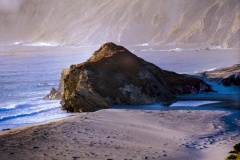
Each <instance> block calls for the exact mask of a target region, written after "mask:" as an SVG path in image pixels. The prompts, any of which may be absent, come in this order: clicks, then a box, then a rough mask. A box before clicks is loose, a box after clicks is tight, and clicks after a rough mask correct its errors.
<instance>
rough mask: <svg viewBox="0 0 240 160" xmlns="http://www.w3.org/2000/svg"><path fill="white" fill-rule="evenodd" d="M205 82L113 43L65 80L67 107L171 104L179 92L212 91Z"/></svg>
mask: <svg viewBox="0 0 240 160" xmlns="http://www.w3.org/2000/svg"><path fill="white" fill-rule="evenodd" d="M209 90H210V87H209V86H208V85H207V84H205V83H204V82H203V81H201V80H199V79H196V78H193V77H189V76H187V75H179V74H176V73H174V72H168V71H164V70H162V69H160V68H158V67H157V66H155V65H154V64H151V63H148V62H146V61H144V60H143V59H141V58H139V57H137V56H136V55H134V54H132V53H131V52H129V51H128V50H127V49H125V48H124V47H122V46H117V45H115V44H113V43H106V44H104V45H103V46H102V47H101V48H100V49H99V50H98V51H96V52H95V53H94V54H93V55H92V57H91V58H90V59H89V60H88V61H86V62H84V63H81V64H78V65H72V66H71V67H70V71H69V74H68V75H67V76H66V78H65V79H64V93H63V99H62V107H63V109H65V110H67V111H69V112H84V111H95V110H98V109H102V108H108V107H109V106H110V105H116V104H126V105H138V104H150V103H156V102H161V103H162V104H165V105H167V104H170V103H172V102H174V101H175V97H174V95H175V94H184V93H195V92H202V91H209Z"/></svg>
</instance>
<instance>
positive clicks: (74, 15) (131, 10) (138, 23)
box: [0, 0, 240, 48]
mask: <svg viewBox="0 0 240 160" xmlns="http://www.w3.org/2000/svg"><path fill="white" fill-rule="evenodd" d="M0 6H1V7H0V35H1V37H0V43H10V44H13V43H15V42H19V41H23V43H39V42H46V43H52V44H53V45H54V44H61V45H96V44H97V45H99V44H102V43H104V42H107V41H112V42H115V43H117V44H121V45H126V44H127V45H129V44H144V43H152V44H169V43H191V44H192V43H206V44H209V45H213V46H222V47H237V48H239V46H240V41H239V37H240V21H239V19H240V4H239V0H181V1H179V0H150V1H149V0H87V1H86V0H68V1H65V0H51V1H49V0H34V1H33V0H12V1H11V2H10V1H6V0H3V1H0Z"/></svg>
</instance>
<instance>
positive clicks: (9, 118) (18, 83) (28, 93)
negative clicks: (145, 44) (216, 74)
mask: <svg viewBox="0 0 240 160" xmlns="http://www.w3.org/2000/svg"><path fill="white" fill-rule="evenodd" d="M98 47H99V46H92V47H85V48H82V47H55V46H54V47H50V46H48V47H39V46H37V47H36V46H4V47H1V49H0V88H1V91H0V129H1V130H2V129H6V128H14V127H18V126H23V125H28V124H32V123H38V122H44V121H47V120H51V119H56V118H62V117H66V116H70V115H72V114H70V113H66V112H65V111H63V110H61V106H60V104H59V102H60V101H59V100H53V101H50V100H44V99H43V97H44V96H46V95H47V94H48V93H49V91H50V90H51V88H52V87H54V88H57V86H58V83H59V79H60V74H61V70H62V69H63V68H68V67H69V66H70V65H72V64H78V63H81V62H84V61H86V60H87V59H88V58H89V57H90V56H91V54H92V53H93V51H94V50H96V49H97V48H98ZM129 48H130V50H131V51H133V52H134V53H135V54H137V55H138V56H140V57H142V58H144V59H146V60H147V61H150V62H153V63H155V64H156V65H158V66H159V67H161V68H163V69H168V70H172V71H175V72H178V73H185V72H186V73H189V74H194V73H195V72H197V71H203V70H208V69H212V68H215V67H224V66H228V65H232V64H235V63H237V62H238V60H237V58H236V57H238V56H239V54H238V53H239V52H238V51H236V50H230V51H229V53H228V56H226V54H225V52H227V51H226V50H225V51H224V50H213V51H202V52H201V51H177V52H173V51H145V50H144V51H143V50H136V49H135V48H134V49H133V47H129ZM206 52H208V53H206ZM184 57H185V58H184ZM204 60H205V61H204ZM225 60H226V61H225Z"/></svg>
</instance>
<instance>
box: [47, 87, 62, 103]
mask: <svg viewBox="0 0 240 160" xmlns="http://www.w3.org/2000/svg"><path fill="white" fill-rule="evenodd" d="M44 99H45V100H60V99H62V93H61V92H58V91H57V90H56V89H55V88H53V87H52V89H51V91H50V93H49V94H48V95H46V96H45V97H44Z"/></svg>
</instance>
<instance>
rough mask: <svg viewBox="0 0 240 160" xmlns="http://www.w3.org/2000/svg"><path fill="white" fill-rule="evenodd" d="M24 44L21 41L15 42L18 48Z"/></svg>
mask: <svg viewBox="0 0 240 160" xmlns="http://www.w3.org/2000/svg"><path fill="white" fill-rule="evenodd" d="M23 44H24V42H23V41H19V42H15V43H14V45H17V46H18V45H23Z"/></svg>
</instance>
